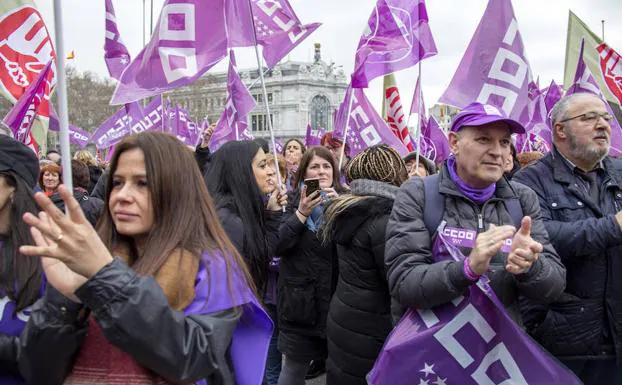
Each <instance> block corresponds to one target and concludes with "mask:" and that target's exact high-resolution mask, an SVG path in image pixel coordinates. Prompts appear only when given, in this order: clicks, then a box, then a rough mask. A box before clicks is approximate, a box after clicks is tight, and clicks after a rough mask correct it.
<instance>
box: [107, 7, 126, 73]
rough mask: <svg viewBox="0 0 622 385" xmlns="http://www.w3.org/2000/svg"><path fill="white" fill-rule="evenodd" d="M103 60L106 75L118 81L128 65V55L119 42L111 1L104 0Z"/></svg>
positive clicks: (121, 42)
mask: <svg viewBox="0 0 622 385" xmlns="http://www.w3.org/2000/svg"><path fill="white" fill-rule="evenodd" d="M104 60H105V61H106V66H107V67H108V73H109V74H110V76H111V77H113V78H114V79H119V78H120V77H121V74H122V73H123V70H124V69H125V67H127V66H128V64H130V53H129V52H128V50H127V48H126V47H125V43H123V40H121V35H120V34H119V29H118V28H117V17H116V15H115V13H114V7H113V6H112V0H106V40H105V42H104Z"/></svg>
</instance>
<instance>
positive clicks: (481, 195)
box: [447, 156, 497, 205]
mask: <svg viewBox="0 0 622 385" xmlns="http://www.w3.org/2000/svg"><path fill="white" fill-rule="evenodd" d="M456 166H457V165H456V158H455V157H453V156H450V157H449V159H447V169H448V170H449V176H450V177H451V180H453V181H454V183H456V186H458V189H459V190H460V192H462V193H463V194H464V196H466V197H467V198H469V199H470V200H472V201H473V202H475V203H477V204H478V205H482V204H484V203H486V201H488V200H489V199H490V198H492V196H493V195H494V193H495V190H496V188H497V184H496V183H493V184H491V185H490V186H488V187H486V188H483V189H478V188H475V187H471V186H469V185H468V184H467V183H466V182H465V181H463V180H462V178H460V175H458V172H457V171H456Z"/></svg>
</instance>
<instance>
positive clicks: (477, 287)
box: [367, 225, 581, 385]
mask: <svg viewBox="0 0 622 385" xmlns="http://www.w3.org/2000/svg"><path fill="white" fill-rule="evenodd" d="M441 226H442V227H440V228H439V230H438V236H437V237H436V240H435V243H434V247H433V258H434V261H435V262H438V261H441V260H447V259H449V260H455V261H460V262H462V261H463V260H464V258H465V257H464V255H463V254H462V253H461V252H460V250H459V249H458V247H456V246H455V245H453V244H452V240H451V239H446V237H447V236H448V233H449V230H453V229H449V228H444V225H441ZM367 380H368V383H369V384H370V385H412V384H438V385H440V384H447V385H449V384H461V385H481V384H487V385H488V384H490V385H492V384H517V385H518V384H521V385H523V384H524V385H526V384H568V385H580V384H581V381H580V380H579V379H578V378H577V377H576V376H575V375H574V374H573V373H572V372H571V371H570V370H568V369H567V368H565V367H564V366H562V365H561V364H560V363H559V362H558V361H557V360H555V358H553V357H552V356H551V355H549V354H548V353H547V352H545V351H544V350H543V349H542V348H541V347H540V346H539V345H538V344H537V343H535V342H534V341H533V340H532V339H530V338H529V337H528V336H527V334H526V333H525V332H524V331H523V329H522V328H520V327H519V326H518V325H517V324H516V323H515V322H514V321H513V320H512V319H511V318H510V316H509V315H508V314H507V312H506V310H505V309H504V307H503V304H501V302H500V301H499V299H498V298H497V296H496V295H495V293H494V292H493V290H492V288H491V287H490V285H489V281H488V279H487V277H486V276H482V277H481V278H480V279H479V281H478V282H477V283H476V284H473V285H471V286H469V288H468V290H467V291H466V293H465V295H463V296H460V297H457V298H455V299H454V300H452V301H451V302H449V303H447V304H445V305H442V306H438V307H436V308H433V309H410V310H408V311H407V313H406V314H405V315H404V317H402V319H401V320H400V322H399V323H398V325H397V326H396V327H395V329H393V331H392V332H391V334H390V335H389V337H388V338H387V340H386V342H385V344H384V347H383V348H382V351H381V352H380V354H379V356H378V359H377V360H376V363H375V364H374V368H373V369H372V371H371V372H370V373H369V375H368V378H367Z"/></svg>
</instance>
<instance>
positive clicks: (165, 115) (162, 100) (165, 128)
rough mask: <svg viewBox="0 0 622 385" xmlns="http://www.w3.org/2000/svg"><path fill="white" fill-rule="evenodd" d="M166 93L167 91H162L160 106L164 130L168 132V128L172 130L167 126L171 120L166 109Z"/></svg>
mask: <svg viewBox="0 0 622 385" xmlns="http://www.w3.org/2000/svg"><path fill="white" fill-rule="evenodd" d="M164 94H165V92H162V93H161V94H160V106H161V107H162V132H167V129H169V130H170V127H169V128H167V127H168V126H170V122H169V121H168V114H167V113H166V110H165V109H164ZM165 118H166V123H167V124H166V125H165V124H164V119H165Z"/></svg>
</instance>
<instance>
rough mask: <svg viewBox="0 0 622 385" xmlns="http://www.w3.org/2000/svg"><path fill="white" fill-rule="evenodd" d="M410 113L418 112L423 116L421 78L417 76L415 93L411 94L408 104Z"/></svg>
mask: <svg viewBox="0 0 622 385" xmlns="http://www.w3.org/2000/svg"><path fill="white" fill-rule="evenodd" d="M410 114H411V115H412V114H420V115H421V116H422V117H425V105H424V104H423V95H421V79H419V78H417V85H416V86H415V93H414V94H413V102H412V104H411V105H410Z"/></svg>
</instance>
